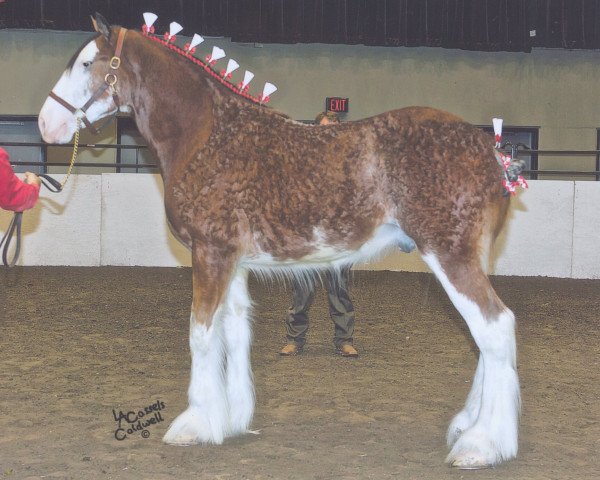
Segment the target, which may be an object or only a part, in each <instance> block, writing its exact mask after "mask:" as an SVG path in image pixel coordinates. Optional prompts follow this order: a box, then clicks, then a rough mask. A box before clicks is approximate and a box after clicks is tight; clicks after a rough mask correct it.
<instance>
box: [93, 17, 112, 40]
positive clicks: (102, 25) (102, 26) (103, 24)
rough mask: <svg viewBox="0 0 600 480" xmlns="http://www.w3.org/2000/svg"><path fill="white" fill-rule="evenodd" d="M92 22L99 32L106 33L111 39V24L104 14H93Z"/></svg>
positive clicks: (107, 37)
mask: <svg viewBox="0 0 600 480" xmlns="http://www.w3.org/2000/svg"><path fill="white" fill-rule="evenodd" d="M92 24H93V25H94V30H96V31H97V32H98V33H100V34H102V35H104V36H105V37H106V39H107V40H110V32H111V29H110V24H109V23H108V22H107V21H106V18H104V17H103V16H102V15H100V14H99V13H98V12H96V13H95V14H94V15H92Z"/></svg>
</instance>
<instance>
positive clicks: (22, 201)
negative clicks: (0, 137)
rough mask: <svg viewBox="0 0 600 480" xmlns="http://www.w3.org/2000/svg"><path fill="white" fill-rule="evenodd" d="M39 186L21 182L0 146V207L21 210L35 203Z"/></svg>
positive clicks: (14, 210)
mask: <svg viewBox="0 0 600 480" xmlns="http://www.w3.org/2000/svg"><path fill="white" fill-rule="evenodd" d="M39 193H40V187H38V186H37V185H29V184H28V183H25V182H22V181H21V180H19V178H18V177H17V176H16V175H15V174H14V172H13V169H12V167H11V166H10V162H9V161H8V154H7V153H6V151H5V150H4V149H2V148H0V208H4V209H5V210H12V211H13V212H22V211H23V210H27V209H29V208H31V207H33V206H34V205H35V203H36V202H37V199H38V196H39Z"/></svg>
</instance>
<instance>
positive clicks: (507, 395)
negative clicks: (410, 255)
mask: <svg viewBox="0 0 600 480" xmlns="http://www.w3.org/2000/svg"><path fill="white" fill-rule="evenodd" d="M423 259H424V260H425V262H426V263H427V264H428V265H429V267H430V268H431V269H432V271H433V272H434V273H435V274H436V276H437V277H438V279H439V280H440V282H441V284H442V285H443V287H444V288H445V290H446V292H447V293H448V296H449V297H450V299H451V300H452V303H453V304H454V306H455V307H456V308H457V309H458V311H459V312H460V313H461V315H462V316H463V318H464V319H465V321H466V322H467V325H468V326H469V329H470V331H471V335H472V336H473V339H474V340H475V342H476V343H477V346H478V347H479V350H480V357H479V363H478V366H477V371H476V373H475V378H474V380H473V386H472V389H471V392H470V393H469V397H468V399H467V403H466V405H465V408H464V409H463V410H462V411H461V412H460V413H459V414H458V415H457V416H456V417H455V418H454V420H453V421H452V423H451V425H450V428H449V430H448V443H449V444H451V445H452V449H451V451H450V453H449V455H448V457H447V459H446V461H448V462H449V463H451V464H452V465H454V466H456V467H460V468H483V467H488V466H491V465H495V464H498V463H500V462H501V461H503V460H507V459H509V458H513V457H515V456H516V454H517V449H518V445H517V436H518V417H519V409H520V395H519V380H518V377H517V372H516V345H515V333H514V322H515V319H514V315H513V313H512V312H511V311H510V310H509V309H508V308H506V306H505V305H504V304H503V303H502V301H501V300H500V299H499V298H498V296H497V295H496V293H495V292H494V290H493V288H492V286H491V284H490V283H489V279H488V278H487V275H486V274H485V273H484V272H483V270H482V268H481V263H480V262H479V260H464V261H459V260H457V259H454V258H452V257H451V256H450V255H444V256H439V257H438V256H437V255H436V254H433V253H426V254H425V255H423Z"/></svg>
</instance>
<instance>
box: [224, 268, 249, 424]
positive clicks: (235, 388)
mask: <svg viewBox="0 0 600 480" xmlns="http://www.w3.org/2000/svg"><path fill="white" fill-rule="evenodd" d="M250 306H251V302H250V295H249V294H248V271H247V270H241V271H239V272H238V273H237V274H236V276H235V278H234V279H233V281H232V282H231V285H230V287H229V293H228V296H227V302H226V311H225V314H224V333H225V351H226V355H227V367H226V385H227V387H226V389H227V399H228V405H229V435H238V434H241V433H245V432H247V431H248V428H249V427H250V422H251V421H252V416H253V415H254V384H253V381H252V368H251V366H250V346H251V343H252V328H251V324H250V315H249V313H250Z"/></svg>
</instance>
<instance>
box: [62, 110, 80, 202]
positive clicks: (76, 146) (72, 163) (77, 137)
mask: <svg viewBox="0 0 600 480" xmlns="http://www.w3.org/2000/svg"><path fill="white" fill-rule="evenodd" d="M80 128H81V118H80V117H77V129H76V130H75V141H74V142H73V153H72V154H71V163H70V164H69V169H68V170H67V176H66V177H65V178H64V180H63V181H62V182H61V183H60V191H62V189H63V188H64V187H65V184H66V183H67V180H68V179H69V177H70V176H71V172H72V171H73V165H75V159H76V158H77V152H78V150H79V129H80Z"/></svg>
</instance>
